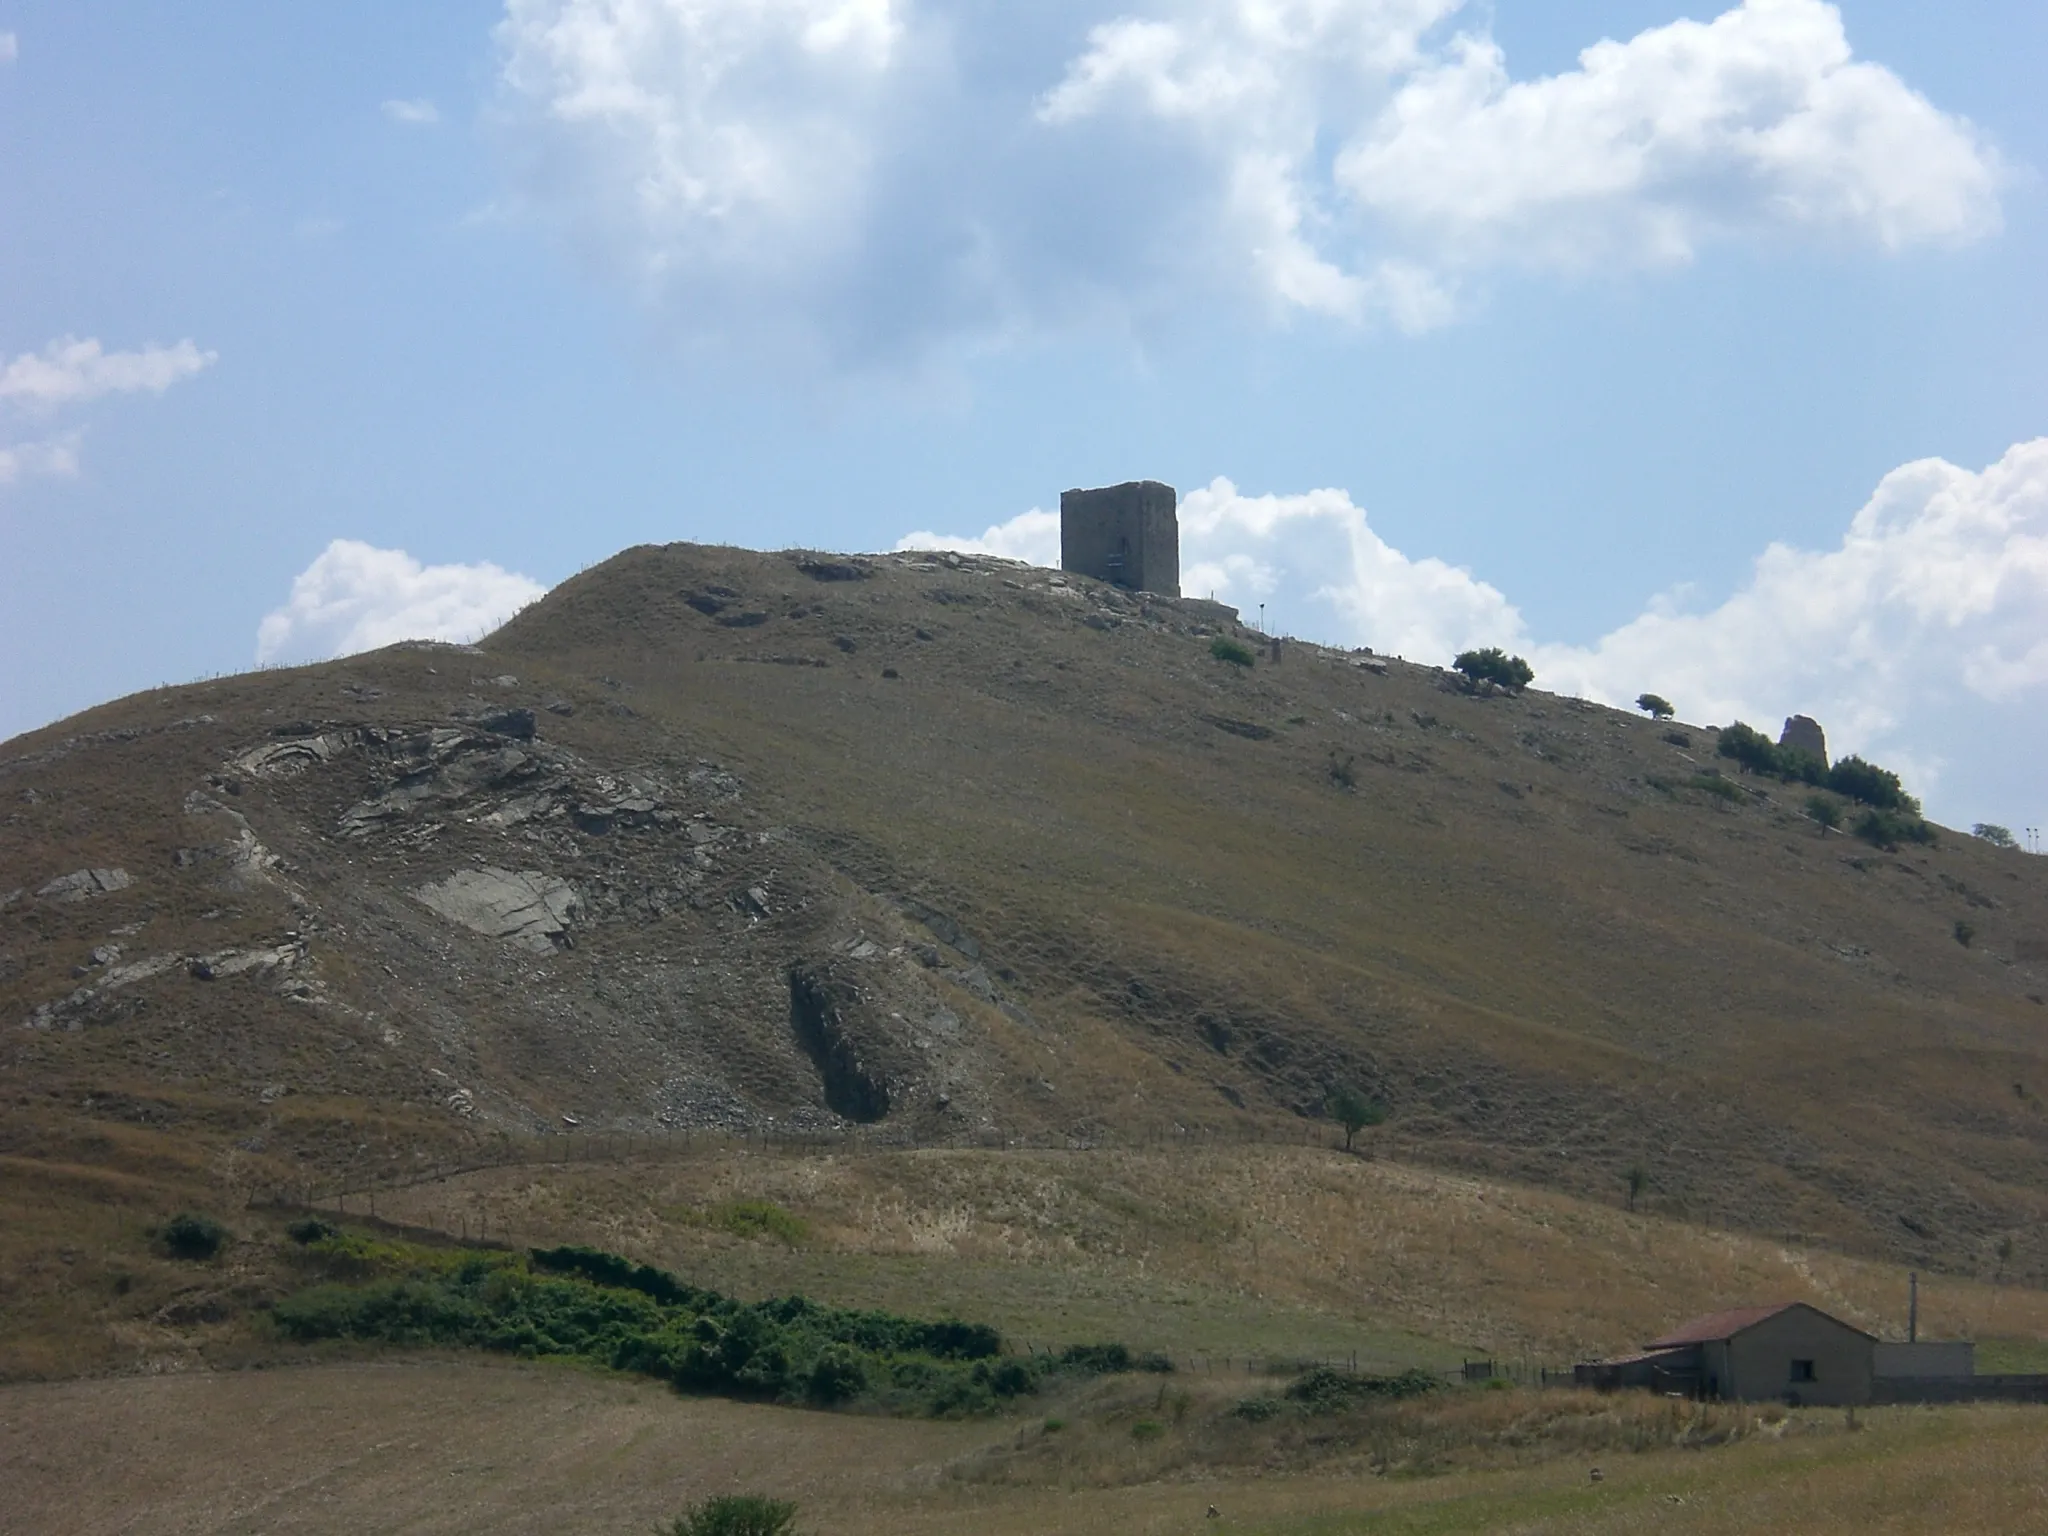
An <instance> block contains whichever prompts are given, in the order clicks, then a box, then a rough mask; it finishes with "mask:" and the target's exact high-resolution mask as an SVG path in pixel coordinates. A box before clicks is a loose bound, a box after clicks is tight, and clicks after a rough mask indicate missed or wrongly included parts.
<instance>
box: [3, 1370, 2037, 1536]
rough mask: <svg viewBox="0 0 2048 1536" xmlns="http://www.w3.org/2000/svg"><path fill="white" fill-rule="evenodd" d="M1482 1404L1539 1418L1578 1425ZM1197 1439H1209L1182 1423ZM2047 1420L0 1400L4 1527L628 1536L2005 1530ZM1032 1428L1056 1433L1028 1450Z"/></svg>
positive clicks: (251, 1390) (333, 1392)
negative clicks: (1420, 1447)
mask: <svg viewBox="0 0 2048 1536" xmlns="http://www.w3.org/2000/svg"><path fill="white" fill-rule="evenodd" d="M1553 1395H1554V1396H1562V1397H1565V1398H1571V1397H1573V1396H1575V1394H1553ZM1484 1396H1486V1397H1496V1396H1498V1397H1499V1398H1501V1399H1502V1400H1503V1401H1502V1402H1501V1403H1500V1404H1499V1405H1497V1406H1498V1410H1499V1411H1498V1413H1497V1414H1496V1417H1505V1416H1509V1415H1512V1416H1516V1417H1519V1418H1520V1419H1521V1420H1523V1421H1525V1422H1529V1423H1535V1422H1537V1421H1539V1420H1541V1419H1543V1418H1545V1417H1548V1418H1550V1419H1557V1418H1559V1417H1565V1416H1570V1415H1571V1414H1572V1413H1574V1412H1579V1411H1580V1405H1576V1404H1572V1403H1566V1404H1564V1405H1563V1406H1562V1407H1560V1408H1549V1409H1546V1408H1544V1407H1543V1406H1542V1405H1541V1404H1538V1403H1535V1402H1532V1401H1530V1399H1533V1398H1535V1397H1537V1396H1540V1395H1539V1394H1519V1395H1515V1396H1516V1397H1517V1400H1516V1401H1512V1402H1510V1401H1507V1399H1508V1398H1509V1397H1510V1395H1509V1394H1484ZM1485 1406H1487V1407H1489V1408H1493V1407H1495V1406H1496V1405H1494V1404H1487V1405H1485ZM1084 1407H1085V1405H1084ZM1660 1411H1661V1410H1660ZM1580 1416H1582V1417H1583V1413H1580ZM1188 1424H1189V1426H1190V1427H1189V1428H1188V1429H1187V1430H1186V1431H1185V1432H1186V1433H1188V1434H1193V1433H1196V1432H1198V1431H1199V1432H1204V1433H1208V1432H1213V1425H1214V1421H1212V1420H1208V1419H1206V1418H1205V1417H1204V1413H1203V1410H1202V1409H1201V1408H1198V1409H1197V1410H1196V1411H1195V1413H1194V1414H1193V1415H1192V1416H1191V1418H1190V1420H1189V1421H1188ZM2044 1429H2048V1417H2044V1413H2043V1411H2042V1410H2039V1409H2018V1408H1964V1409H1943V1410H1882V1411H1874V1412H1866V1413H1864V1414H1863V1415H1861V1416H1860V1418H1859V1420H1858V1423H1857V1425H1856V1427H1855V1428H1854V1429H1853V1430H1852V1429H1851V1428H1850V1427H1849V1426H1848V1424H1847V1422H1846V1421H1845V1419H1844V1417H1843V1416H1842V1415H1840V1414H1821V1413H1817V1412H1815V1413H1807V1414H1797V1413H1795V1414H1793V1415H1791V1416H1790V1417H1789V1418H1782V1419H1779V1420H1777V1421H1776V1422H1774V1423H1770V1424H1765V1423H1763V1422H1762V1421H1761V1420H1759V1421H1757V1422H1756V1424H1755V1426H1754V1428H1753V1429H1752V1430H1751V1431H1750V1432H1749V1433H1747V1434H1745V1435H1743V1436H1742V1437H1741V1438H1740V1439H1738V1440H1737V1441H1735V1442H1734V1443H1729V1444H1719V1445H1715V1446H1711V1447H1708V1448H1692V1449H1675V1448H1669V1447H1665V1448H1656V1447H1657V1440H1656V1439H1655V1438H1654V1437H1646V1443H1647V1444H1648V1445H1649V1446H1650V1447H1651V1448H1647V1449H1642V1450H1633V1449H1630V1448H1628V1446H1627V1444H1626V1443H1625V1441H1626V1434H1625V1430H1624V1431H1623V1432H1610V1434H1609V1435H1608V1437H1607V1438H1608V1443H1606V1444H1602V1443H1601V1440H1600V1437H1598V1436H1597V1435H1590V1434H1586V1433H1584V1432H1582V1433H1581V1434H1580V1436H1579V1437H1578V1438H1576V1439H1573V1440H1569V1441H1566V1442H1564V1443H1561V1444H1558V1445H1554V1446H1551V1447H1548V1448H1538V1449H1534V1450H1528V1451H1525V1452H1524V1453H1523V1455H1524V1456H1525V1457H1526V1460H1525V1461H1524V1463H1523V1464H1521V1465H1514V1464H1512V1461H1511V1459H1510V1462H1509V1464H1497V1465H1491V1466H1466V1467H1459V1466H1457V1465H1456V1464H1455V1459H1454V1461H1453V1464H1452V1465H1451V1467H1450V1469H1449V1470H1445V1471H1443V1472H1441V1473H1439V1474H1438V1475H1429V1476H1391V1475H1384V1474H1377V1473H1375V1472H1374V1471H1373V1470H1372V1469H1371V1466H1370V1465H1369V1462H1367V1461H1365V1460H1362V1459H1361V1457H1360V1455H1359V1454H1358V1452H1359V1449H1360V1448H1359V1447H1358V1446H1353V1445H1344V1446H1339V1447H1337V1448H1336V1449H1335V1450H1333V1451H1331V1450H1326V1451H1325V1452H1324V1453H1323V1455H1322V1458H1321V1459H1322V1461H1323V1462H1324V1463H1325V1464H1323V1465H1321V1466H1318V1465H1316V1464H1314V1462H1311V1463H1310V1464H1309V1465H1306V1466H1303V1467H1299V1468H1295V1469H1292V1470H1291V1471H1290V1473H1289V1475H1286V1476H1280V1475H1274V1473H1273V1471H1272V1470H1271V1469H1269V1468H1264V1467H1257V1466H1254V1467H1243V1466H1224V1467H1208V1466H1201V1465H1186V1464H1176V1462H1177V1457H1178V1453H1177V1448H1176V1443H1175V1442H1176V1441H1177V1440H1178V1439H1179V1438H1180V1437H1181V1435H1182V1434H1183V1429H1182V1428H1180V1427H1176V1428H1175V1429H1174V1430H1172V1431H1170V1432H1169V1433H1168V1434H1166V1435H1165V1436H1163V1437H1161V1438H1160V1439H1158V1440H1156V1441H1152V1442H1149V1443H1148V1444H1147V1445H1146V1446H1138V1445H1136V1444H1134V1442H1133V1440H1132V1437H1131V1435H1130V1433H1129V1421H1128V1419H1127V1418H1118V1417H1116V1416H1114V1415H1109V1416H1105V1417H1102V1418H1099V1419H1087V1418H1079V1419H1077V1420H1076V1422H1074V1423H1073V1424H1072V1425H1070V1426H1069V1427H1068V1428H1067V1429H1065V1430H1062V1431H1060V1432H1059V1434H1057V1435H1053V1434H1048V1433H1047V1432H1046V1430H1045V1429H1043V1428H1042V1427H1039V1426H1037V1425H1035V1424H1034V1425H1027V1426H1022V1427H1020V1426H1018V1425H1016V1424H1014V1423H1007V1422H1006V1423H1001V1424H986V1423H980V1424H965V1425H962V1424H932V1423H925V1422H905V1421H900V1420H882V1419H863V1418H859V1417H854V1416H848V1415H839V1414H819V1413H808V1412H803V1411H799V1410H791V1409H778V1408H765V1407H751V1406H747V1405H742V1404H733V1403H724V1402H714V1401H703V1400H691V1399H687V1398H678V1397H676V1396H675V1395H674V1394H672V1393H669V1392H666V1391H663V1390H661V1389H659V1388H656V1387H652V1386H646V1385H640V1384H635V1383H630V1382H624V1381H620V1380H616V1379H606V1378H602V1377H598V1376H593V1375H591V1374H588V1373H585V1372H580V1371H574V1370H563V1369H554V1368H545V1367H530V1366H500V1365H484V1364H473V1363H467V1362H444V1361H431V1360H430V1361H411V1362H404V1363H384V1364H349V1365H322V1366H310V1367H298V1368H287V1369H277V1370H265V1371H242V1372H232V1373H225V1374H201V1375H187V1376H167V1377H156V1378H127V1379H121V1380H111V1381H83V1382H69V1383H61V1384H49V1385H17V1386H13V1387H7V1388H0V1486H4V1487H5V1488H6V1490H7V1497H6V1499H5V1500H4V1501H0V1531H6V1532H9V1533H15V1532H19V1533H22V1536H28V1533H34V1536H113V1533H119V1532H141V1531H148V1532H151V1533H176V1536H184V1533H193V1536H197V1533H201V1532H205V1533H221V1536H226V1533H256V1532H303V1533H308V1536H313V1533H327V1532H332V1533H336V1536H340V1533H350V1536H353V1533H356V1532H360V1531H364V1530H376V1531H380V1532H394V1533H395V1532H405V1533H408V1536H457V1533H479V1536H480V1533H485V1532H489V1533H492V1536H516V1533H520V1532H536V1533H538V1532H549V1533H564V1536H568V1533H575V1536H583V1533H589V1536H600V1533H602V1536H612V1533H621V1532H631V1533H642V1536H644V1533H645V1532H647V1531H650V1530H653V1529H655V1528H657V1526H658V1525H660V1524H664V1523H665V1522H666V1521H668V1520H670V1519H672V1518H673V1517H674V1516H675V1514H676V1513H678V1512H679V1511H680V1510H681V1509H683V1508H685V1507H687V1506H688V1505H689V1504H691V1503H693V1502H695V1501H697V1500H699V1499H702V1498H705V1497H709V1496H712V1495H715V1494H718V1493H723V1492H731V1491H742V1490H743V1491H763V1492H769V1493H771V1494H772V1495H773V1496H776V1497H782V1498H788V1499H793V1500H795V1501H796V1502H797V1503H798V1505H799V1512H800V1529H802V1530H804V1531H806V1532H810V1533H814V1536H885V1533H895V1532H901V1533H905V1536H925V1533H930V1536H938V1533H943V1532H975V1533H985V1536H1034V1533H1072V1536H1093V1533H1105V1536H1106V1533H1146V1536H1151V1533H1162V1536H1163V1533H1178V1532H1188V1533H1192V1532H1196V1531H1224V1532H1247V1533H1248V1532H1267V1533H1272V1536H1312V1533H1313V1536H1338V1533H1351V1532H1359V1533H1364V1532H1418V1533H1419V1532H1453V1531H1456V1532H1467V1531H1515V1532H1524V1533H1527V1532H1546V1533H1548V1532H1560V1533H1561V1532H1588V1533H1590V1532H1623V1531H1639V1530H1645V1529H1656V1530H1660V1531H1686V1532H1703V1533H1707V1532H1710V1533H1733V1532H1742V1531H1755V1530H1760V1529H1792V1530H1799V1531H1802V1532H1814V1533H1823V1536H1825V1533H1835V1532H1849V1531H1893V1532H1920V1531H1947V1532H1979V1531H1982V1532H1994V1531H1996V1532H2023V1531H2034V1530H2038V1529H2040V1526H2039V1514H2040V1510H2041V1508H2042V1507H2043V1506H2044V1500H2048V1434H2044V1433H2043V1431H2044ZM1048 1441H1060V1442H1062V1443H1061V1444H1060V1446H1059V1448H1058V1450H1057V1451H1056V1452H1054V1453H1051V1454H1049V1455H1042V1456H1036V1457H1034V1456H1033V1455H1032V1454H1031V1453H1032V1451H1033V1448H1034V1447H1035V1446H1039V1445H1043V1444H1044V1443H1045V1442H1048ZM1498 1460H1499V1458H1496V1461H1498ZM1020 1462H1021V1463H1022V1465H1021V1467H1020V1465H1019V1463H1020ZM1595 1467H1598V1468H1599V1469H1600V1472H1601V1478H1600V1480H1599V1481H1597V1482H1594V1481H1592V1480H1591V1472H1592V1469H1593V1468H1595ZM1212 1506H1213V1507H1215V1508H1216V1509H1217V1510H1218V1512H1219V1513H1218V1516H1217V1517H1216V1518H1213V1519H1211V1518H1209V1517H1208V1515H1207V1511H1208V1509H1210V1508H1211V1507H1212Z"/></svg>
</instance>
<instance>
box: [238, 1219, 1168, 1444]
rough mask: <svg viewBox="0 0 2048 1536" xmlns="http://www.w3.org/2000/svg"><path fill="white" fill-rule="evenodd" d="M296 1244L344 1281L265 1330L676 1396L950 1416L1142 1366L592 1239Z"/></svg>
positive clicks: (318, 1290) (283, 1311)
mask: <svg viewBox="0 0 2048 1536" xmlns="http://www.w3.org/2000/svg"><path fill="white" fill-rule="evenodd" d="M307 1254H308V1256H309V1259H311V1260H312V1261H316V1262H319V1263H321V1264H323V1265H324V1266H325V1268H326V1272H327V1274H328V1275H329V1276H330V1277H339V1278H341V1279H344V1280H346V1281H348V1282H351V1283H336V1280H335V1279H330V1280H329V1282H328V1283H325V1284H320V1285H314V1286H311V1287H309V1288H307V1289H305V1290H302V1291H299V1292H297V1293H296V1294H294V1295H291V1296H287V1297H286V1298H285V1299H284V1300H282V1301H280V1302H279V1303H278V1304H277V1306H276V1307H275V1308H274V1309H273V1310H272V1313H271V1318H272V1322H273V1325H274V1326H275V1327H276V1329H277V1330H278V1332H279V1333H280V1334H281V1335H282V1336H284V1337H285V1338H289V1339H294V1340H301V1341H314V1340H320V1339H362V1340H376V1341H382V1342H385V1343H390V1344H397V1345H402V1346H415V1347H416V1346H420V1345H427V1344H438V1345H451V1346H456V1347H461V1348H470V1349H487V1350H494V1351H499V1352H502V1353H507V1354H515V1355H520V1356H526V1357H556V1358H568V1359H579V1360H584V1361H587V1362H589V1363H591V1364H593V1365H597V1366H601V1367H605V1368H608V1369H611V1370H618V1371H631V1372H634V1373H636V1374H639V1375H643V1376H651V1377H654V1378H655V1379H657V1380H661V1381H668V1382H672V1383H674V1384H675V1385H676V1386H677V1387H678V1388H681V1389H682V1390H684V1391H690V1392H705V1393H716V1394H719V1395H723V1396H729V1397H739V1398H751V1399H756V1400H762V1399H766V1400H771V1401H776V1402H783V1403H791V1404H798V1403H810V1404H814V1405H819V1406H832V1405H836V1404H839V1403H845V1402H852V1401H855V1400H869V1401H873V1402H875V1403H876V1404H877V1405H878V1406H881V1407H884V1408H889V1409H895V1410H897V1411H915V1412H923V1413H933V1414H945V1415H949V1416H959V1415H964V1414H978V1413H988V1412H992V1411H994V1410H995V1409H996V1408H997V1407H999V1406H1000V1405H1002V1404H1003V1403H1005V1402H1007V1401H1010V1400H1013V1399H1016V1398H1020V1397H1025V1396H1028V1395H1030V1394H1032V1393H1034V1392H1036V1391H1038V1390H1039V1388H1040V1386H1041V1385H1042V1384H1043V1383H1044V1381H1045V1379H1046V1378H1047V1377H1049V1376H1052V1375H1054V1374H1057V1373H1061V1372H1072V1373H1076V1374H1080V1373H1095V1372H1110V1371H1127V1370H1133V1369H1148V1368H1151V1362H1149V1361H1147V1360H1143V1359H1134V1358H1133V1357H1132V1355H1131V1352H1130V1351H1129V1350H1128V1349H1126V1348H1125V1347H1124V1346H1123V1345H1121V1344H1096V1345H1085V1346H1080V1347H1077V1348H1075V1349H1070V1350H1068V1351H1067V1353H1066V1354H1065V1355H1064V1356H1061V1357H1058V1358H1049V1359H1030V1360H1027V1359H1020V1358H1017V1357H1007V1358H1006V1357H1005V1356H1004V1355H1003V1353H1002V1337H1001V1335H1000V1334H998V1333H997V1332H996V1330H995V1329H993V1328H991V1327H989V1326H987V1325H986V1324H983V1323H967V1322H960V1321H957V1320H950V1319H942V1320H939V1321H935V1322H927V1321H924V1320H922V1319H918V1318H911V1317H903V1316H899V1315H897V1314H894V1313H889V1312H880V1311H855V1310H851V1309H845V1308H837V1307H828V1306H824V1305H821V1304H820V1303H818V1302H814V1301H811V1300H808V1299H806V1298H805V1297H802V1296H784V1297H779V1298H776V1299H773V1300H769V1301H760V1302H741V1301H737V1300H734V1299H733V1298H731V1297H727V1296H722V1295H720V1294H719V1293H717V1292H716V1291H708V1290H702V1289H699V1288H698V1287H695V1286H692V1285H688V1284H686V1283H684V1282H683V1281H681V1280H678V1279H677V1278H676V1277H675V1276H673V1275H670V1274H667V1273H665V1272H664V1271H662V1270H658V1269H655V1268H653V1267H652V1266H651V1265H645V1264H635V1263H634V1262H632V1261H631V1260H630V1259H624V1258H621V1257H619V1256H618V1255H617V1254H612V1253H606V1252H603V1251H602V1250H600V1249H595V1248H582V1247H560V1248H545V1249H534V1250H532V1251H530V1252H528V1253H525V1254H517V1253H504V1252H480V1251H477V1250H474V1249H445V1248H426V1247H421V1246H419V1245H413V1244H405V1243H399V1242H393V1241H383V1240H378V1241H373V1240H370V1239H367V1238H364V1237H362V1236H360V1235H358V1234H354V1233H340V1234H336V1235H335V1236H332V1237H323V1238H317V1239H315V1240H314V1241H312V1242H311V1243H309V1244H308V1245H307ZM1161 1364H1162V1366H1163V1368H1165V1369H1171V1365H1170V1363H1165V1362H1161Z"/></svg>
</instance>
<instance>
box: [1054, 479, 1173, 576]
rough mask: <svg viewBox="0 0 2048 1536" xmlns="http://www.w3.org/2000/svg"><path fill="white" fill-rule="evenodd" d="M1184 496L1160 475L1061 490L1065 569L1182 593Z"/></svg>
mask: <svg viewBox="0 0 2048 1536" xmlns="http://www.w3.org/2000/svg"><path fill="white" fill-rule="evenodd" d="M1178 500H1179V498H1178V497H1177V496H1176V495H1175V494H1174V489H1173V487H1172V486H1170V485H1162V484H1160V483H1159V482H1158V481H1157V480H1129V481H1126V482H1125V483H1124V484H1122V485H1110V486H1103V487H1100V488H1098V489H1095V490H1086V491H1081V490H1076V491H1062V492H1061V493H1060V569H1061V570H1063V571H1073V572H1074V573H1076V574H1077V575H1081V576H1093V577H1094V578H1095V579H1096V580H1097V581H1106V582H1108V583H1110V584H1111V585H1112V586H1118V587H1124V588H1126V589H1128V590H1130V591H1133V592H1158V593H1162V594H1164V595H1165V596H1168V597H1179V596H1180V518H1179V516H1178V514H1177V513H1176V511H1175V508H1176V506H1177V505H1178Z"/></svg>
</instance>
